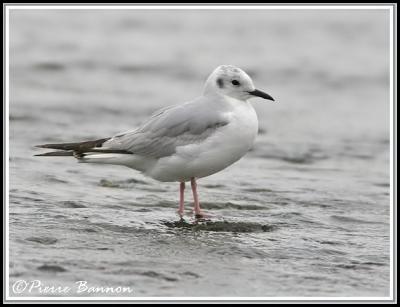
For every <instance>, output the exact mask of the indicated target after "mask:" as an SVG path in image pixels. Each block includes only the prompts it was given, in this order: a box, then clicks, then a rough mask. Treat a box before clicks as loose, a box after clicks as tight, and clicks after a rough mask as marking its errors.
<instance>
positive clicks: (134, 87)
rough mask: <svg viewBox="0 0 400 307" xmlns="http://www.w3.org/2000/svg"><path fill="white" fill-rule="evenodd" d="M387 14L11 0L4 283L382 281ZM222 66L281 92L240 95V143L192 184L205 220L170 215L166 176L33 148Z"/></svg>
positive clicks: (277, 286)
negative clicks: (256, 125) (34, 6)
mask: <svg viewBox="0 0 400 307" xmlns="http://www.w3.org/2000/svg"><path fill="white" fill-rule="evenodd" d="M388 27H389V13H388V12H387V11H384V10H375V11H373V10H240V11H234V10H219V11H216V10H201V11H200V10H185V11H178V10H164V11H161V10H146V11H144V10H140V11H137V10H13V11H11V13H10V194H9V195H10V283H11V284H12V283H13V282H15V281H16V280H20V279H24V280H27V281H29V280H34V279H39V280H41V281H42V282H43V283H45V284H47V285H67V286H71V285H73V283H74V282H75V281H77V280H86V281H88V283H89V284H90V285H93V286H114V287H115V286H130V287H131V288H132V289H133V290H134V293H133V295H132V294H131V296H332V297H333V296H387V295H389V188H390V183H389V143H390V141H389V28H388ZM221 64H233V65H236V66H238V67H241V68H242V69H244V70H245V71H246V72H248V73H249V75H250V76H251V77H252V78H253V80H254V82H255V84H256V86H257V87H258V88H260V89H262V90H265V91H266V92H268V93H269V94H271V95H272V96H273V97H274V98H275V99H276V101H277V103H268V102H265V101H262V100H257V99H254V100H253V105H254V106H255V108H256V110H257V113H258V116H259V122H260V131H259V135H258V138H257V141H256V144H255V146H254V148H253V150H252V151H250V152H249V153H248V154H247V155H246V156H245V157H244V158H242V160H240V161H239V162H238V163H236V164H234V165H233V166H231V167H229V168H228V169H226V170H224V171H222V172H220V173H218V174H216V175H213V176H210V177H208V178H204V179H202V180H200V181H199V190H200V201H201V203H202V206H203V207H204V209H205V210H206V211H208V212H210V213H211V214H213V215H214V217H213V218H212V219H211V220H210V221H208V222H204V221H203V222H199V223H196V222H195V221H193V219H192V217H191V216H190V215H188V216H187V217H186V222H184V223H179V222H178V217H177V215H176V210H177V206H178V184H174V183H159V182H156V181H154V180H152V179H149V178H146V177H144V176H142V175H141V174H140V173H138V172H135V171H133V170H130V169H128V168H124V167H119V166H98V165H82V164H77V163H76V161H75V160H74V159H70V158H69V159H68V158H37V157H33V155H34V154H36V153H38V149H36V148H34V147H33V146H34V145H35V144H41V143H46V142H68V141H76V140H89V139H91V138H101V137H107V136H112V135H114V134H116V133H118V132H121V131H126V130H128V129H131V128H133V127H135V126H137V125H139V124H140V123H141V122H142V121H143V120H145V119H146V117H148V116H149V115H150V114H151V113H152V112H153V111H155V110H156V109H158V108H161V107H165V106H168V105H171V104H175V103H181V102H185V101H187V100H190V99H192V98H194V97H196V96H198V95H200V93H201V91H202V87H203V82H204V81H205V79H206V78H207V76H208V74H209V73H210V72H211V71H212V70H213V69H214V68H215V67H216V66H218V65H221ZM187 192H188V194H187V195H188V197H187V201H188V203H187V207H188V208H190V207H191V206H192V204H191V203H190V202H192V198H191V195H190V190H187ZM188 213H189V212H188ZM11 294H12V295H16V294H13V293H12V292H11ZM21 295H40V294H39V293H33V294H32V293H31V294H29V293H25V294H21ZM73 295H77V294H76V293H73ZM82 295H95V294H82ZM97 295H98V294H97Z"/></svg>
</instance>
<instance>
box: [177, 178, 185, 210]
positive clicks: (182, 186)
mask: <svg viewBox="0 0 400 307" xmlns="http://www.w3.org/2000/svg"><path fill="white" fill-rule="evenodd" d="M179 187H180V189H179V190H180V197H179V210H178V214H179V216H180V217H182V216H183V213H184V210H185V202H184V195H185V183H184V182H181V183H180V185H179Z"/></svg>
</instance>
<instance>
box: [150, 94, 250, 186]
mask: <svg viewBox="0 0 400 307" xmlns="http://www.w3.org/2000/svg"><path fill="white" fill-rule="evenodd" d="M227 103H228V104H227V108H226V112H225V116H226V117H227V119H228V121H229V123H228V124H227V125H226V126H223V127H221V128H218V129H217V130H216V132H215V133H214V134H213V135H212V136H210V137H209V138H207V139H206V140H204V141H203V142H201V143H198V144H191V145H187V146H182V147H178V149H177V152H176V153H175V154H174V155H173V156H171V157H166V158H162V159H160V160H159V161H158V162H157V163H156V165H155V166H154V167H153V168H152V169H151V172H149V173H148V175H149V176H151V177H153V178H154V179H157V180H160V181H189V180H190V178H192V177H196V178H201V177H206V176H209V175H212V174H214V173H217V172H219V171H221V170H223V169H224V168H226V167H228V166H229V165H231V164H232V163H234V162H236V161H238V160H239V159H240V158H241V157H243V156H244V155H245V154H246V153H247V151H248V150H249V149H250V148H251V147H252V146H253V143H254V140H255V137H256V135H257V131H258V119H257V114H256V112H255V110H254V108H253V106H252V105H251V104H250V103H249V102H245V101H239V100H236V99H229V100H227Z"/></svg>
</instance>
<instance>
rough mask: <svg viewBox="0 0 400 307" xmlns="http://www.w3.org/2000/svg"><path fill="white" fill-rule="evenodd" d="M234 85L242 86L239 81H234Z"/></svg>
mask: <svg viewBox="0 0 400 307" xmlns="http://www.w3.org/2000/svg"><path fill="white" fill-rule="evenodd" d="M232 84H233V85H236V86H238V85H240V82H239V81H238V80H232Z"/></svg>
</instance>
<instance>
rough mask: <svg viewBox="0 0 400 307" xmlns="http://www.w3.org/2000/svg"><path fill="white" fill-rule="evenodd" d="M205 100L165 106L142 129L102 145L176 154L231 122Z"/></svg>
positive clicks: (149, 153)
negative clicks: (178, 150) (179, 149)
mask: <svg viewBox="0 0 400 307" xmlns="http://www.w3.org/2000/svg"><path fill="white" fill-rule="evenodd" d="M204 99H205V98H204V97H200V98H198V99H196V100H194V101H192V102H189V103H185V104H182V105H176V106H172V107H168V108H164V109H162V110H160V111H158V112H156V113H155V114H154V115H153V116H152V117H150V119H149V120H148V121H147V122H145V123H144V124H143V125H142V126H140V127H139V128H137V129H135V130H132V131H128V132H126V133H124V134H119V135H116V136H114V137H113V138H111V139H110V140H108V141H107V142H105V143H104V144H103V146H102V147H103V148H109V149H113V150H114V149H117V150H126V151H129V152H132V153H134V154H139V155H143V156H148V157H153V158H161V157H165V156H169V155H171V154H173V153H175V152H176V149H177V147H179V146H185V145H189V144H194V143H200V142H202V141H204V140H205V139H206V138H208V137H210V136H211V135H212V134H213V133H215V132H216V130H217V129H218V128H220V127H222V126H225V125H227V124H228V123H229V121H228V119H227V118H226V116H224V113H222V112H218V110H216V108H215V105H214V106H213V107H214V108H212V106H210V105H208V103H207V102H205V101H204ZM210 107H211V108H210Z"/></svg>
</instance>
